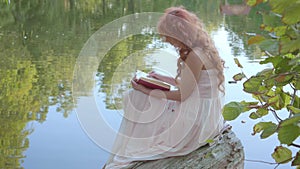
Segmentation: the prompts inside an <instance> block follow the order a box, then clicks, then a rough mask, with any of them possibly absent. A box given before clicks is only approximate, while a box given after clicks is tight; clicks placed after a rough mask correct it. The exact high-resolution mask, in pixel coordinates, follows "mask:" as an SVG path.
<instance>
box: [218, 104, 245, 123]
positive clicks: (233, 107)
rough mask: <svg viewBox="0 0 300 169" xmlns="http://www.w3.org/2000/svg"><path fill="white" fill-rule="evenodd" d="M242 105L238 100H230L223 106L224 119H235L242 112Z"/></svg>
mask: <svg viewBox="0 0 300 169" xmlns="http://www.w3.org/2000/svg"><path fill="white" fill-rule="evenodd" d="M243 109H244V106H243V105H242V104H241V103H239V102H230V103H228V104H226V105H225V106H224V107H223V111H222V115H223V117H224V119H225V120H229V121H230V120H234V119H236V118H237V117H238V116H239V115H240V114H241V113H242V112H243Z"/></svg>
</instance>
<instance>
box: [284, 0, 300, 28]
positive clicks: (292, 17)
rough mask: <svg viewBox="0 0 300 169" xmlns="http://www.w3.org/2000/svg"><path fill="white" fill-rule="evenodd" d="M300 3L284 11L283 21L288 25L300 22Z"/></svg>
mask: <svg viewBox="0 0 300 169" xmlns="http://www.w3.org/2000/svg"><path fill="white" fill-rule="evenodd" d="M299 11H300V3H294V4H293V5H290V6H289V7H287V8H286V9H285V10H284V13H283V16H282V21H283V22H284V23H286V24H288V25H292V24H296V23H298V22H299V21H300V15H299Z"/></svg>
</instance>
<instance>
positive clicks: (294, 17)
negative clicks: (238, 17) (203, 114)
mask: <svg viewBox="0 0 300 169" xmlns="http://www.w3.org/2000/svg"><path fill="white" fill-rule="evenodd" d="M261 3H267V4H268V5H269V6H270V7H271V9H270V11H264V12H259V14H261V15H262V17H263V24H262V25H261V26H260V28H261V29H262V31H265V32H267V36H263V35H255V36H252V37H250V38H249V40H248V45H254V44H255V45H258V46H259V47H260V49H261V50H262V51H264V54H265V55H266V56H265V59H264V60H262V61H260V62H259V64H269V65H271V66H272V68H267V69H264V70H262V71H260V72H257V73H256V74H255V75H252V76H251V77H250V78H247V77H246V75H245V74H244V72H243V71H242V68H243V66H242V65H241V64H240V62H239V61H238V59H237V58H235V59H234V61H235V63H236V65H237V66H238V67H239V68H241V72H240V73H237V74H236V75H234V76H233V80H234V82H235V83H236V82H238V81H243V80H244V82H243V91H244V92H246V93H249V94H251V95H252V97H253V99H255V100H256V101H254V102H253V101H251V102H250V101H240V102H238V101H233V102H230V103H228V104H226V105H225V106H224V108H223V112H222V113H223V116H224V119H226V120H234V119H236V118H237V117H238V116H239V115H240V114H241V113H245V112H248V113H250V115H249V118H250V119H253V120H256V119H262V118H263V117H264V116H266V115H268V114H269V113H272V115H273V116H274V117H275V119H276V121H275V122H273V121H267V122H266V121H260V122H258V123H256V124H255V125H254V126H253V133H252V134H253V135H255V134H258V133H260V138H261V139H265V138H268V137H270V136H271V135H273V134H275V133H277V136H278V140H279V142H280V145H279V146H277V147H275V149H274V152H273V153H272V157H273V159H274V160H275V162H276V163H277V164H278V165H279V164H283V163H288V162H291V165H292V166H300V151H299V150H298V152H297V153H296V155H294V156H293V155H292V151H291V150H290V147H291V146H293V147H296V148H299V149H300V145H298V144H296V143H295V140H296V139H297V138H299V135H300V97H299V96H298V95H297V94H298V93H299V90H300V54H299V51H300V34H299V31H300V4H299V3H298V1H297V0H290V1H285V0H247V4H248V5H250V6H255V5H260V4H261ZM279 111H280V115H281V116H279V115H278V112H279Z"/></svg>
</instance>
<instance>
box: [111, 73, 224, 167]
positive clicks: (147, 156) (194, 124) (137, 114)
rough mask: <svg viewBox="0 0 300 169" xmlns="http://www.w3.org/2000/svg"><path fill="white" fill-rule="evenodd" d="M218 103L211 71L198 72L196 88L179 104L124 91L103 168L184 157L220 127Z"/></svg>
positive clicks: (213, 74)
mask: <svg viewBox="0 0 300 169" xmlns="http://www.w3.org/2000/svg"><path fill="white" fill-rule="evenodd" d="M222 100H223V93H222V92H220V91H219V89H218V78H217V71H216V70H215V69H211V70H202V71H201V74H200V79H199V82H198V85H197V87H195V88H194V91H193V93H192V94H191V96H189V97H188V98H187V99H186V100H185V101H183V102H178V101H173V100H166V99H158V98H156V97H152V96H148V95H145V94H143V93H142V92H140V91H137V90H130V91H128V92H126V93H125V95H124V100H123V104H124V105H123V106H124V117H123V120H122V123H121V126H120V130H119V135H118V136H117V138H116V141H115V143H114V146H113V149H112V152H111V153H112V156H111V157H110V159H109V160H108V162H107V164H106V167H105V169H111V168H113V169H116V168H122V167H125V166H127V165H128V164H129V163H130V162H132V161H144V160H155V159H161V158H166V157H172V156H181V155H186V154H188V153H190V152H192V151H194V150H196V149H197V148H199V147H200V146H203V145H205V144H206V143H207V141H208V140H209V139H212V138H214V137H215V136H216V135H218V134H219V132H220V131H221V130H222V128H223V127H224V119H223V117H222V114H221V108H222V106H223V103H222Z"/></svg>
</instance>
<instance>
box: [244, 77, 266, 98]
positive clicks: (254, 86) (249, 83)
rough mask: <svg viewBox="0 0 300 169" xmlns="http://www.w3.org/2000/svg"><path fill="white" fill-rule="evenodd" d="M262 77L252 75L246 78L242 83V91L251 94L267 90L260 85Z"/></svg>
mask: <svg viewBox="0 0 300 169" xmlns="http://www.w3.org/2000/svg"><path fill="white" fill-rule="evenodd" d="M263 80H264V78H263V77H260V76H252V77H251V78H249V79H248V80H246V81H245V82H244V84H243V86H244V89H243V90H244V91H245V92H247V93H252V94H263V93H265V92H267V91H268V90H267V89H266V87H265V86H263V85H262V82H263Z"/></svg>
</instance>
